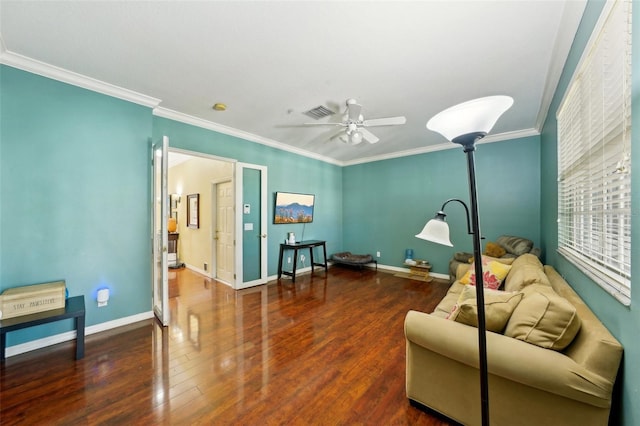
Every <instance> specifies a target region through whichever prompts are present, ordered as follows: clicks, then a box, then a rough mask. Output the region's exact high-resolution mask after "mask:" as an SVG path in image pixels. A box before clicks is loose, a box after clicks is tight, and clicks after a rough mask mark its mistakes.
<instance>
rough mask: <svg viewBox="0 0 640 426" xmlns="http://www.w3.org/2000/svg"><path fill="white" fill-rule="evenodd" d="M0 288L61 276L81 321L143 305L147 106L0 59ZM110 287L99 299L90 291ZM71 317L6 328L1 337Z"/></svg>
mask: <svg viewBox="0 0 640 426" xmlns="http://www.w3.org/2000/svg"><path fill="white" fill-rule="evenodd" d="M0 73H1V75H0V77H1V78H0V89H1V93H2V99H1V105H0V107H1V109H0V111H1V114H2V115H1V123H2V125H1V126H0V127H1V133H0V154H1V155H0V165H1V188H2V190H1V191H0V193H1V195H0V201H1V204H0V212H1V216H0V229H1V230H2V232H1V234H0V258H2V265H1V266H2V268H1V269H0V290H4V289H7V288H11V287H16V286H22V285H28V284H36V283H41V282H46V281H51V280H58V279H64V280H66V285H67V288H68V290H69V295H71V296H75V295H80V294H84V295H85V301H86V309H87V325H93V324H98V323H101V322H105V321H108V320H112V319H115V318H121V317H126V316H130V315H133V314H137V313H140V312H145V311H149V310H150V309H151V296H150V284H149V283H150V279H151V278H150V267H151V265H150V259H149V250H150V242H149V233H148V231H149V227H150V224H149V218H150V214H149V210H148V200H149V165H148V163H149V154H148V153H149V147H148V138H149V135H150V134H151V129H152V116H151V111H150V109H149V108H145V107H142V106H139V105H135V104H132V103H129V102H125V101H122V100H119V99H115V98H112V97H108V96H104V95H100V94H97V93H94V92H91V91H89V90H85V89H81V88H78V87H74V86H70V85H68V84H64V83H60V82H57V81H53V80H50V79H47V78H43V77H39V76H36V75H34V74H29V73H26V72H22V71H18V70H16V69H14V68H11V67H7V66H2V67H1V68H0ZM99 287H109V288H110V289H111V300H110V302H109V305H108V306H106V307H103V308H100V309H98V308H97V304H96V302H95V291H96V290H97V289H98V288H99ZM70 325H71V322H69V323H68V324H66V323H56V324H49V325H46V326H40V327H36V328H31V329H28V330H22V331H19V332H14V333H10V334H9V335H8V337H7V344H8V345H9V346H11V345H15V344H18V343H22V342H25V341H29V340H33V339H37V338H41V337H44V336H46V335H50V334H56V333H60V332H63V331H68V330H70V329H71V328H70Z"/></svg>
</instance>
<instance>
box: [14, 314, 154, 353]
mask: <svg viewBox="0 0 640 426" xmlns="http://www.w3.org/2000/svg"><path fill="white" fill-rule="evenodd" d="M150 318H153V311H147V312H143V313H140V314H136V315H131V316H128V317H124V318H118V319H116V320H113V321H107V322H103V323H100V324H96V325H92V326H89V327H86V328H85V330H84V335H85V336H88V335H90V334H95V333H100V332H102V331H107V330H111V329H113V328H117V327H122V326H125V325H129V324H134V323H136V322H139V321H144V320H148V319H150ZM75 338H76V331H75V330H73V331H67V332H65V333H60V334H55V335H53V336H49V337H43V338H42V339H37V340H31V341H29V342H26V343H21V344H19V345H13V346H9V347H8V348H7V349H6V357H7V358H9V357H10V356H14V355H19V354H22V353H25V352H31V351H34V350H36V349H42V348H46V347H48V346H53V345H57V344H58V343H63V342H68V341H69V340H75ZM85 347H86V345H85Z"/></svg>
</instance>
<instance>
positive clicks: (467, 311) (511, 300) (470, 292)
mask: <svg viewBox="0 0 640 426" xmlns="http://www.w3.org/2000/svg"><path fill="white" fill-rule="evenodd" d="M521 299H522V293H507V292H504V291H498V290H491V289H484V306H485V325H486V327H487V330H489V331H493V332H496V333H502V331H503V330H504V327H505V325H506V324H507V321H509V317H510V316H511V313H512V312H513V310H514V309H515V307H516V306H517V305H518V303H519V302H520V300H521ZM448 319H450V320H454V321H456V322H459V323H462V324H466V325H471V326H473V327H477V326H478V302H477V300H476V287H475V286H472V285H467V286H465V288H464V289H463V290H462V292H461V293H460V297H459V298H458V303H456V305H455V306H454V307H453V309H452V311H451V314H450V315H449V318H448Z"/></svg>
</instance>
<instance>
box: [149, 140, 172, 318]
mask: <svg viewBox="0 0 640 426" xmlns="http://www.w3.org/2000/svg"><path fill="white" fill-rule="evenodd" d="M168 146H169V138H168V137H166V136H163V137H162V143H157V144H154V145H153V146H152V159H151V161H152V167H151V170H152V174H153V176H152V179H151V182H152V186H153V188H152V194H153V218H152V222H153V250H152V251H153V253H152V256H153V257H152V262H153V268H152V270H153V274H152V275H153V283H152V285H153V292H152V295H153V296H152V297H153V312H154V313H155V315H156V317H158V320H159V321H160V322H161V323H162V325H163V326H167V325H169V270H168V264H167V248H168V241H167V240H168V232H167V216H168V214H169V195H168V190H167V164H168V161H167V157H168V155H167V148H168Z"/></svg>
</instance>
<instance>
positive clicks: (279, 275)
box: [278, 246, 284, 279]
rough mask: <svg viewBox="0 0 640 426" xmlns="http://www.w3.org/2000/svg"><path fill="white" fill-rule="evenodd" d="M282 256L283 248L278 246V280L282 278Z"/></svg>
mask: <svg viewBox="0 0 640 426" xmlns="http://www.w3.org/2000/svg"><path fill="white" fill-rule="evenodd" d="M283 254H284V247H282V246H280V257H279V259H278V279H280V277H281V276H282V256H283Z"/></svg>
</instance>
